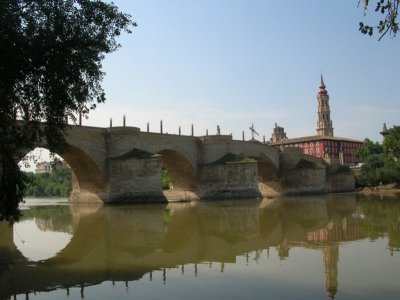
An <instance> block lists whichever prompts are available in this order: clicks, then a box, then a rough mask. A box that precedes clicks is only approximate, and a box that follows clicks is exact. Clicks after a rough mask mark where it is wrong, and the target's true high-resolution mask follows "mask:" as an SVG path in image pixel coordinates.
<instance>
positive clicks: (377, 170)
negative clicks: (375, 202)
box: [356, 153, 400, 186]
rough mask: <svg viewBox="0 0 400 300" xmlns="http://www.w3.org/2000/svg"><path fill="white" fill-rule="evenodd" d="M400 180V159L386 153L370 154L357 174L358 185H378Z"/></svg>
mask: <svg viewBox="0 0 400 300" xmlns="http://www.w3.org/2000/svg"><path fill="white" fill-rule="evenodd" d="M399 181H400V161H395V159H394V158H393V156H390V155H386V154H385V153H381V154H373V155H370V156H369V157H368V158H367V159H366V160H365V161H364V164H363V166H362V167H361V174H359V175H358V176H356V184H357V186H376V185H380V184H388V183H392V182H399Z"/></svg>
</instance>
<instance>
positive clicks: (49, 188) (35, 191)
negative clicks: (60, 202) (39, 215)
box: [26, 166, 72, 197]
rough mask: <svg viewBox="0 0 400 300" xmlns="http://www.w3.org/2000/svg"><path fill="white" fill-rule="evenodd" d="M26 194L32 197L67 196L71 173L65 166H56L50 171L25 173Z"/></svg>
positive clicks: (70, 185) (69, 190)
mask: <svg viewBox="0 0 400 300" xmlns="http://www.w3.org/2000/svg"><path fill="white" fill-rule="evenodd" d="M27 178H28V182H27V187H26V195H27V196H33V197H51V196H56V197H68V196H69V194H70V192H71V189H72V188H71V187H72V183H71V182H72V173H71V169H70V168H69V167H67V166H60V167H56V168H55V169H54V170H53V172H51V173H38V174H34V173H27Z"/></svg>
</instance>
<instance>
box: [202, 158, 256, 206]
mask: <svg viewBox="0 0 400 300" xmlns="http://www.w3.org/2000/svg"><path fill="white" fill-rule="evenodd" d="M198 178H199V191H198V193H199V196H200V198H206V199H207V198H208V199H213V198H220V199H222V198H255V197H260V196H261V195H260V192H259V191H258V171H257V162H246V163H242V162H240V163H226V164H220V165H203V166H201V167H200V168H199V176H198Z"/></svg>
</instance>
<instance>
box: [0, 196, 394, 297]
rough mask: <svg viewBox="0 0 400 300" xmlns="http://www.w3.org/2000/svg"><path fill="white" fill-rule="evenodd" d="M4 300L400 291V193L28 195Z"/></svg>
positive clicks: (9, 233)
mask: <svg viewBox="0 0 400 300" xmlns="http://www.w3.org/2000/svg"><path fill="white" fill-rule="evenodd" d="M21 208H22V209H23V211H24V217H23V219H22V220H21V221H20V222H19V223H17V224H15V225H14V226H13V227H9V226H7V225H6V224H4V223H3V224H0V299H164V300H165V299H191V300H196V299H332V298H335V299H399V297H400V296H399V295H400V286H399V275H400V251H399V250H400V198H376V197H364V196H356V195H354V194H336V195H332V194H327V195H320V196H304V197H286V198H276V199H263V200H235V201H213V202H191V203H169V204H165V205H159V204H157V205H132V206H126V205H124V206H103V207H100V206H95V205H70V204H69V203H68V202H67V201H66V199H46V200H44V199H27V200H26V202H25V204H23V205H22V206H21Z"/></svg>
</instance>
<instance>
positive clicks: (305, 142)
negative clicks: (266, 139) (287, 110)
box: [270, 75, 363, 165]
mask: <svg viewBox="0 0 400 300" xmlns="http://www.w3.org/2000/svg"><path fill="white" fill-rule="evenodd" d="M317 100H318V121H317V129H316V130H317V135H313V136H304V137H299V138H287V137H286V133H285V131H284V128H283V127H280V126H277V124H276V123H275V128H274V133H273V134H272V137H271V140H270V141H271V144H273V145H276V146H279V147H298V148H302V149H303V152H304V154H308V155H311V156H316V157H322V158H338V159H339V161H340V163H341V164H342V165H353V164H356V163H359V162H360V160H359V159H358V158H357V156H356V152H357V150H358V149H360V148H361V147H362V145H363V142H362V141H358V140H353V139H349V138H343V137H336V136H334V134H333V125H332V119H331V110H330V107H329V94H328V91H327V90H326V86H325V83H324V79H323V77H322V75H321V84H320V86H319V92H318V95H317Z"/></svg>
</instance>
